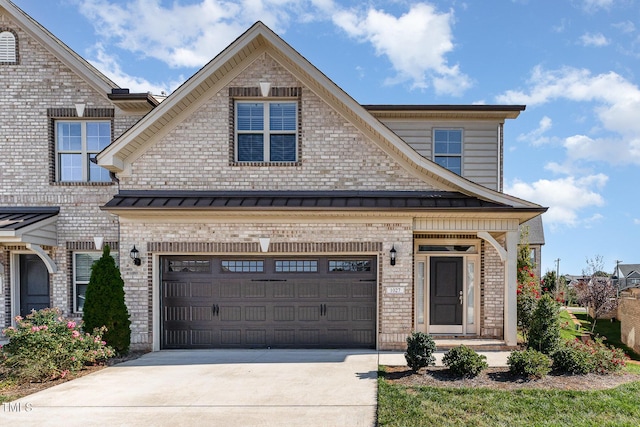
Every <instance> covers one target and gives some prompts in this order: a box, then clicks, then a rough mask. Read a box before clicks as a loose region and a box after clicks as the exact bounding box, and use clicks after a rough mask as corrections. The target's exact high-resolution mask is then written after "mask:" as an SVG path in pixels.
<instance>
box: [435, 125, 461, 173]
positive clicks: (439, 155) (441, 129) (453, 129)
mask: <svg viewBox="0 0 640 427" xmlns="http://www.w3.org/2000/svg"><path fill="white" fill-rule="evenodd" d="M437 131H446V132H451V131H457V132H460V154H453V155H452V154H449V153H443V154H440V153H438V152H436V132H437ZM431 154H432V155H431V159H432V160H433V162H434V163H436V164H438V163H437V162H436V157H450V158H459V159H460V173H459V175H460V176H464V128H433V130H432V133H431ZM440 166H441V165H440ZM441 167H443V168H445V169H447V170H448V171H450V172H453V173H455V174H458V173H457V172H455V171H453V170H451V169H449V168H448V167H446V166H441Z"/></svg>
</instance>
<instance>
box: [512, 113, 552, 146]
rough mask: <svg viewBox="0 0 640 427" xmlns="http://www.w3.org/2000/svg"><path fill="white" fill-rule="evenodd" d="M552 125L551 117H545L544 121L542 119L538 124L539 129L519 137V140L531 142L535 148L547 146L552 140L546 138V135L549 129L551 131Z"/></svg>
mask: <svg viewBox="0 0 640 427" xmlns="http://www.w3.org/2000/svg"><path fill="white" fill-rule="evenodd" d="M552 125H553V123H552V120H551V119H550V118H549V117H547V116H544V117H543V118H542V119H540V123H539V124H538V127H537V128H536V129H534V130H532V131H531V132H529V133H523V134H520V135H518V137H517V140H518V141H529V142H530V143H531V144H532V145H535V146H538V145H543V144H546V143H548V142H549V141H550V140H549V137H547V136H545V135H544V134H545V132H547V131H548V130H549V129H551V126H552Z"/></svg>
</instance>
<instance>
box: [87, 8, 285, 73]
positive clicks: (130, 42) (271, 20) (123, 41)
mask: <svg viewBox="0 0 640 427" xmlns="http://www.w3.org/2000/svg"><path fill="white" fill-rule="evenodd" d="M163 3H164V2H161V1H160V0H134V1H130V2H126V3H124V4H123V3H118V4H116V3H112V2H110V1H109V0H81V2H80V12H81V13H82V14H83V15H85V16H86V17H87V18H88V19H89V20H90V21H91V22H93V23H94V25H95V28H96V31H97V32H98V34H100V35H101V36H102V37H103V38H105V39H106V40H109V41H114V42H115V43H116V44H117V45H118V46H119V47H121V48H122V49H126V50H128V51H131V52H136V53H139V54H141V55H143V56H147V57H151V58H155V59H158V60H160V61H162V62H165V63H167V64H168V65H169V66H171V67H199V66H202V65H203V64H205V63H206V62H207V61H209V60H210V59H211V58H213V57H214V56H215V55H216V54H218V53H219V52H220V51H221V50H222V49H224V48H225V47H226V46H227V45H228V44H229V43H231V42H232V41H233V40H234V39H235V38H236V37H238V36H239V35H240V34H241V33H242V32H243V31H245V30H246V29H247V28H248V27H249V26H250V25H251V24H253V23H254V22H255V21H258V20H261V21H263V22H264V23H265V24H267V25H268V26H269V27H271V28H272V29H273V30H274V31H283V29H284V28H286V27H287V24H288V21H289V19H290V15H289V13H288V10H289V9H288V8H286V7H285V6H286V5H287V4H289V3H290V4H293V5H294V6H295V4H296V2H295V1H294V0H244V1H242V2H229V1H223V0H202V1H200V2H198V3H193V4H180V3H178V2H173V3H172V4H171V5H170V6H164V5H163Z"/></svg>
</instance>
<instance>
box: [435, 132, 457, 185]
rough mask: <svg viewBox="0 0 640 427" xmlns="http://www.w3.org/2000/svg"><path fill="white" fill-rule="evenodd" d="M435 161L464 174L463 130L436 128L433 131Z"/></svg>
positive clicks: (452, 170)
mask: <svg viewBox="0 0 640 427" xmlns="http://www.w3.org/2000/svg"><path fill="white" fill-rule="evenodd" d="M433 161H434V162H436V163H437V164H439V165H440V166H442V167H445V168H447V169H449V170H450V171H451V172H454V173H457V174H458V175H462V130H460V129H436V130H435V131H434V133H433Z"/></svg>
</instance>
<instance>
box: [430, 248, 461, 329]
mask: <svg viewBox="0 0 640 427" xmlns="http://www.w3.org/2000/svg"><path fill="white" fill-rule="evenodd" d="M430 260H431V261H430V269H429V270H430V275H429V289H430V291H429V301H430V305H429V324H430V326H431V328H430V329H432V330H433V331H434V332H436V331H437V332H440V333H462V332H463V331H462V309H463V287H462V285H463V276H462V275H463V269H462V266H463V258H462V257H431V258H430Z"/></svg>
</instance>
